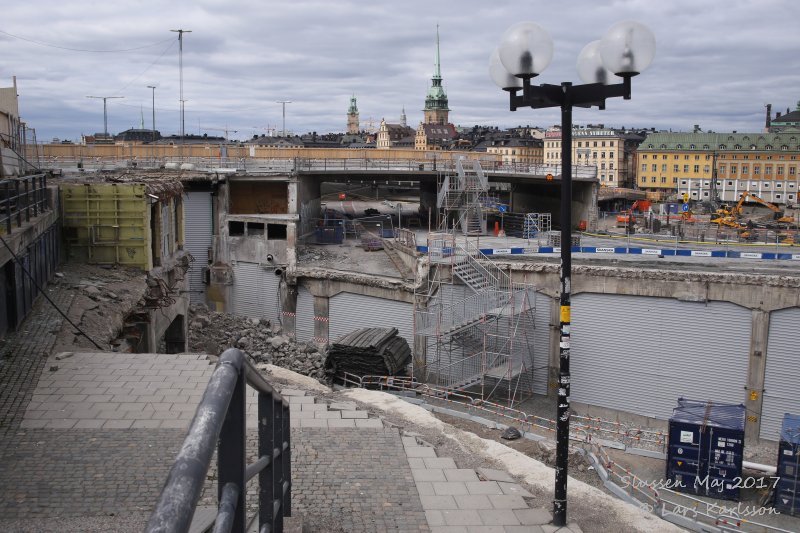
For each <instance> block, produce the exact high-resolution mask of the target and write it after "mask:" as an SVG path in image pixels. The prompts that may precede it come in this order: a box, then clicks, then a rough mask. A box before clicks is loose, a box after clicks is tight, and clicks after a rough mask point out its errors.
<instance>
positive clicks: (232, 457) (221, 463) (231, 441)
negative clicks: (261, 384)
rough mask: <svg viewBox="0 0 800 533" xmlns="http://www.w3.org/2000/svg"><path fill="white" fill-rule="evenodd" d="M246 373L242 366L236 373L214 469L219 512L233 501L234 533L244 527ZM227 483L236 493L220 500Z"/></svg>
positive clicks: (243, 532)
mask: <svg viewBox="0 0 800 533" xmlns="http://www.w3.org/2000/svg"><path fill="white" fill-rule="evenodd" d="M245 372H247V368H246V367H245V365H242V366H241V367H240V368H239V369H238V371H237V378H236V385H235V387H234V389H233V395H232V396H231V403H230V406H229V407H228V413H227V416H226V417H225V422H223V424H222V431H221V432H220V439H219V448H218V450H217V468H218V472H219V481H218V485H217V496H218V498H219V502H220V508H221V509H222V508H223V506H224V504H225V503H227V504H229V505H230V504H233V502H231V501H229V500H230V499H232V498H233V497H235V498H236V503H235V505H234V511H233V526H232V528H231V531H232V532H235V533H245V527H246V525H247V524H246V513H247V509H246V507H245V496H246V494H247V490H246V489H247V486H246V481H245V479H246V478H245V468H246V465H247V458H246V455H245V447H246V443H247V434H246V431H245V412H246V403H245V402H246V395H245V391H246V390H247V380H246V379H245ZM228 484H232V485H233V486H235V487H236V488H238V489H239V490H238V491H235V492H232V491H228V494H229V497H228V498H223V496H224V495H225V492H226V491H225V487H226V485H228Z"/></svg>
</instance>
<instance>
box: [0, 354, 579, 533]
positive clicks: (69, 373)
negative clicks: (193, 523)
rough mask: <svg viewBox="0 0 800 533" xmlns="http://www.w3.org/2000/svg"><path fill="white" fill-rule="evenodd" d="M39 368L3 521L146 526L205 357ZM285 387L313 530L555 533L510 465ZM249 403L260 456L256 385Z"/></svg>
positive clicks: (299, 482) (5, 459) (297, 502)
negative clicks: (464, 458)
mask: <svg viewBox="0 0 800 533" xmlns="http://www.w3.org/2000/svg"><path fill="white" fill-rule="evenodd" d="M37 366H38V367H39V368H41V371H40V372H41V375H40V376H34V379H35V380H36V384H35V387H31V388H32V390H31V392H29V393H28V394H27V395H26V400H27V398H29V401H28V402H27V405H24V406H20V411H17V412H16V415H15V414H14V413H11V414H10V415H9V417H10V418H13V419H14V424H13V426H14V427H15V428H16V430H15V431H7V432H6V433H5V435H0V479H3V481H4V482H3V483H2V484H0V517H2V518H0V530H3V531H81V530H84V531H102V530H114V531H136V530H140V529H141V528H142V526H143V525H144V523H145V521H146V519H147V516H148V514H149V511H150V509H151V508H152V505H153V504H154V503H155V501H156V499H157V497H158V494H159V492H160V489H161V487H162V485H163V483H164V480H165V479H166V474H167V472H168V470H169V468H170V466H171V464H172V461H173V459H174V457H175V454H176V453H177V451H178V449H179V448H180V445H181V443H182V440H183V437H184V435H185V432H186V429H187V428H188V426H189V423H190V422H191V419H192V417H193V415H194V411H195V409H196V407H197V404H198V402H199V400H200V398H201V397H202V394H203V391H204V390H205V386H206V383H207V382H208V379H209V376H210V375H211V373H212V372H213V368H214V367H213V365H212V364H211V363H210V362H209V361H208V358H207V357H206V356H205V355H197V354H175V355H168V354H120V353H74V354H60V355H57V356H52V357H49V358H47V359H46V361H45V363H44V364H43V365H42V364H41V363H39V364H38V365H37ZM37 370H38V368H37ZM5 392H6V391H2V390H0V395H3V394H5ZM282 392H283V393H284V394H285V395H286V396H287V397H288V398H289V401H290V405H291V414H292V419H291V425H292V460H293V484H294V486H293V502H292V503H293V508H292V511H293V515H294V516H299V517H301V518H302V520H303V522H304V524H305V525H306V527H308V528H309V530H311V531H348V532H349V531H354V532H365V533H366V532H372V531H408V532H411V531H414V532H419V531H431V532H438V533H456V532H469V533H473V532H487V533H488V532H509V533H510V532H521V531H527V532H534V533H536V532H552V531H556V528H554V527H552V526H549V525H547V522H549V521H550V515H549V512H548V511H545V510H543V509H531V508H529V507H528V505H527V503H526V500H525V498H526V497H527V496H530V495H529V494H528V493H527V492H526V491H525V490H524V489H523V488H522V487H521V486H519V485H517V484H516V483H515V482H514V480H513V479H512V478H511V477H510V476H508V474H506V473H504V472H499V471H491V470H479V471H475V470H472V469H461V468H458V465H457V464H456V463H455V461H454V460H453V459H451V458H448V457H438V456H437V455H436V450H435V449H434V448H433V447H431V446H429V445H427V444H426V443H424V442H422V441H421V440H419V439H418V438H416V437H414V436H409V435H403V434H401V432H400V431H399V430H398V429H397V428H396V427H384V424H383V423H382V421H381V419H379V418H375V417H371V416H370V415H369V414H368V413H367V412H366V411H363V410H359V409H358V408H357V405H356V403H354V402H327V401H324V400H323V399H322V398H315V397H314V396H313V395H312V394H311V393H308V392H306V391H304V390H301V389H299V388H288V389H287V388H284V389H283V391H282ZM248 399H249V402H248V403H249V406H248V411H249V414H248V427H249V428H253V429H251V430H249V432H248V435H249V442H248V452H249V453H254V446H253V444H254V442H255V441H254V439H255V430H254V428H255V427H256V424H255V422H256V421H255V405H254V403H255V401H254V400H255V393H254V392H253V391H250V392H249V397H248ZM9 429H10V428H9ZM214 478H215V473H214V469H213V468H212V470H211V472H210V473H209V481H208V483H207V486H206V490H205V493H204V495H203V497H202V498H201V503H212V502H213V501H214V494H215V492H216V488H215V485H214ZM248 492H249V493H252V492H253V487H249V490H248ZM93 520H99V522H98V525H97V526H96V527H94V528H93V527H91V524H92V523H93ZM559 531H562V532H565V533H567V532H569V533H579V532H580V529H579V528H578V527H577V526H570V528H569V529H568V528H562V529H561V530H559Z"/></svg>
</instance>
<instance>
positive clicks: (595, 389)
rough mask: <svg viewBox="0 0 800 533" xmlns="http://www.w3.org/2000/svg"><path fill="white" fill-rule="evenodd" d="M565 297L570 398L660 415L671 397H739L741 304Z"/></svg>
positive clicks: (746, 339) (743, 353) (746, 346)
mask: <svg viewBox="0 0 800 533" xmlns="http://www.w3.org/2000/svg"><path fill="white" fill-rule="evenodd" d="M572 301H573V305H572V330H571V343H572V346H571V357H570V365H571V372H572V390H571V397H572V399H573V400H574V401H577V402H582V403H586V404H591V405H596V406H600V407H607V408H611V409H618V410H620V411H626V412H630V413H635V414H638V415H643V416H648V417H654V418H660V419H668V418H669V417H670V416H671V415H672V409H673V408H674V407H675V405H676V401H677V399H678V398H679V397H684V398H690V399H697V400H714V401H718V402H725V403H736V404H738V403H741V402H742V401H743V400H744V386H745V384H746V383H747V368H748V357H749V351H750V331H751V313H750V311H749V310H747V309H745V308H743V307H739V306H737V305H735V304H732V303H728V302H708V303H696V302H681V301H678V300H673V299H669V298H650V297H641V296H626V295H609V294H578V295H576V296H575V297H574V298H573V299H572Z"/></svg>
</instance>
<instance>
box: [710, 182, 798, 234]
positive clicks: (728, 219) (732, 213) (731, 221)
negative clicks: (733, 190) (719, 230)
mask: <svg viewBox="0 0 800 533" xmlns="http://www.w3.org/2000/svg"><path fill="white" fill-rule="evenodd" d="M748 199H750V200H752V201H753V202H756V203H758V204H761V205H763V206H764V207H766V208H767V209H769V210H770V211H772V212H773V213H775V222H778V223H780V224H790V225H793V224H795V220H794V218H793V217H787V216H784V214H783V211H782V210H781V208H780V207H778V206H776V205H775V204H771V203H769V202H767V201H766V200H764V199H763V198H761V197H759V196H756V195H755V194H753V193H750V192H747V191H745V192H743V193H742V195H741V197H740V198H739V201H738V202H737V203H736V205H735V206H733V207H728V206H722V207H721V208H719V209H717V211H716V215H717V217H716V218H712V219H711V222H712V223H713V224H720V225H724V226H729V227H731V228H739V229H742V228H744V227H745V225H744V224H742V223H741V222H740V221H739V217H740V216H741V214H742V204H744V203H745V201H747V200H748Z"/></svg>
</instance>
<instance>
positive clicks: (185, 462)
mask: <svg viewBox="0 0 800 533" xmlns="http://www.w3.org/2000/svg"><path fill="white" fill-rule="evenodd" d="M247 385H250V386H251V387H253V388H254V389H256V391H257V392H258V460H256V462H254V463H252V464H250V465H248V464H247V463H246V442H247V440H246V438H247V433H246V424H245V420H246V410H247V400H246V396H247V395H246V390H247ZM290 438H291V431H290V426H289V403H288V402H287V400H285V399H284V398H283V397H281V395H280V394H279V393H278V391H276V390H275V389H274V388H273V387H272V386H271V385H270V384H269V383H268V382H267V381H266V380H265V379H264V378H263V377H262V376H261V374H260V373H259V372H258V371H257V370H256V369H255V368H254V367H253V366H252V365H251V364H250V362H249V361H247V360H246V359H245V356H244V353H243V352H241V351H240V350H237V349H235V348H231V349H229V350H226V351H225V352H223V354H222V355H221V356H220V358H219V363H218V364H217V367H216V369H214V373H213V374H212V375H211V379H210V380H209V382H208V386H207V387H206V391H205V393H204V394H203V399H202V400H201V401H200V405H199V406H198V407H197V411H196V413H195V415H194V419H193V420H192V425H191V426H190V428H189V433H188V435H187V436H186V439H185V440H184V442H183V446H182V447H181V450H180V452H179V453H178V457H177V459H176V460H175V463H174V464H173V466H172V469H171V470H170V472H169V477H168V478H167V482H166V484H165V485H164V488H163V489H162V491H161V495H160V496H159V499H158V503H157V504H156V507H155V510H154V511H153V514H152V515H151V516H150V520H149V522H148V524H147V529H146V531H147V532H148V533H156V532H158V533H167V532H170V533H171V532H176V531H177V532H185V531H189V528H190V526H191V525H192V517H193V515H194V512H195V507H196V506H197V501H198V500H199V498H200V495H201V493H202V490H203V484H204V482H205V480H206V474H207V473H208V469H209V467H210V465H211V459H212V456H213V454H214V451H215V450H216V451H217V467H218V476H217V496H218V499H219V509H218V513H217V517H216V519H215V528H214V531H215V533H216V532H219V533H222V532H229V531H233V532H236V533H244V532H245V531H246V530H247V516H246V513H247V509H246V508H245V495H246V492H247V490H246V489H247V482H248V481H249V480H250V479H252V478H253V477H255V476H256V474H257V475H258V483H259V491H258V531H259V532H260V533H271V532H274V533H280V532H281V531H283V517H284V516H291V487H292V481H291V480H292V476H291V443H290Z"/></svg>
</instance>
